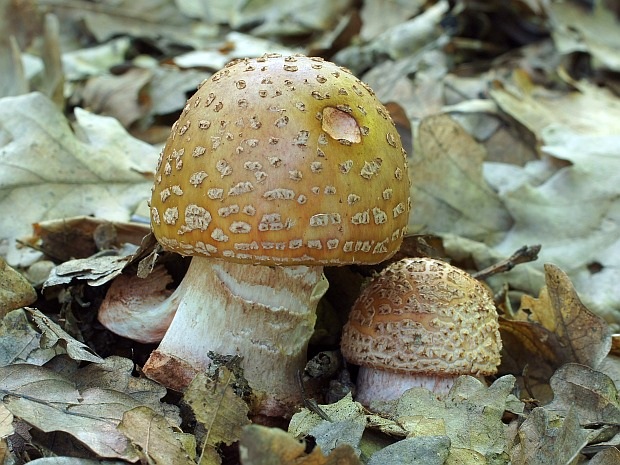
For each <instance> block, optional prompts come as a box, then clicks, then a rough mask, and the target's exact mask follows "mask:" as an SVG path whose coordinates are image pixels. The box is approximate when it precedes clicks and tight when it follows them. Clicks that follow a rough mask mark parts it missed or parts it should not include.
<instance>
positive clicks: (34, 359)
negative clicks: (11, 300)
mask: <svg viewBox="0 0 620 465" xmlns="http://www.w3.org/2000/svg"><path fill="white" fill-rule="evenodd" d="M40 340H41V334H40V333H38V332H37V331H35V329H34V328H33V327H32V326H31V324H30V322H29V321H28V318H27V317H26V311H25V310H24V309H19V310H13V311H12V312H10V313H9V314H7V315H6V316H5V317H4V318H3V319H2V321H0V367H4V366H7V365H11V364H15V363H28V364H31V365H43V364H45V363H47V362H49V361H50V360H51V359H52V358H54V357H55V356H56V351H55V350H54V349H51V348H42V347H41V344H40Z"/></svg>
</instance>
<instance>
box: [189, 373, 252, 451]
mask: <svg viewBox="0 0 620 465" xmlns="http://www.w3.org/2000/svg"><path fill="white" fill-rule="evenodd" d="M235 382H236V377H235V375H234V374H233V373H232V372H231V371H230V370H228V368H226V367H225V366H220V367H219V368H218V369H217V371H216V373H215V375H214V376H213V377H209V376H208V375H207V374H206V373H199V374H198V375H197V376H196V377H195V378H194V379H193V381H192V382H191V384H190V385H189V386H188V388H187V390H186V391H185V393H184V396H183V400H184V402H185V403H187V404H188V405H189V406H190V407H191V409H192V411H193V412H194V415H195V416H196V420H197V421H199V422H200V423H202V425H203V426H204V427H205V429H206V435H205V438H204V444H203V446H202V448H203V451H204V452H203V455H207V456H210V457H213V458H214V459H215V460H217V461H208V462H206V463H221V462H220V460H219V458H218V456H217V451H216V447H217V446H218V445H219V444H227V445H230V444H232V443H233V442H235V441H237V440H239V437H240V436H241V430H242V428H243V426H245V425H248V424H249V423H250V420H248V412H249V408H248V405H247V404H246V403H245V401H244V400H243V399H241V398H240V397H238V396H237V394H235V391H234V389H233V386H232V385H233V384H234V383H235ZM200 463H205V462H204V457H201V461H200Z"/></svg>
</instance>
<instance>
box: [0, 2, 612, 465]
mask: <svg viewBox="0 0 620 465" xmlns="http://www.w3.org/2000/svg"><path fill="white" fill-rule="evenodd" d="M312 3H313V8H312V9H309V10H307V11H305V10H304V9H303V8H301V7H300V5H298V4H293V3H290V2H289V4H286V5H285V4H284V3H282V2H281V1H277V0H269V1H265V2H250V3H249V4H247V5H246V4H243V2H241V3H239V2H221V1H214V2H209V5H208V7H206V6H205V5H203V4H202V2H196V1H194V0H182V1H178V2H169V1H166V0H164V1H160V2H156V4H155V5H152V4H151V2H150V3H149V6H148V8H146V7H145V3H144V2H142V1H139V2H120V3H119V2H116V4H115V5H114V6H113V7H112V6H111V5H110V4H108V3H106V2H101V3H100V4H97V5H91V4H88V5H87V4H86V3H82V2H74V4H72V5H69V4H68V3H67V2H64V1H62V0H60V1H56V0H54V1H51V2H48V1H46V2H34V1H33V2H5V3H4V4H3V5H1V6H0V8H1V9H2V14H1V15H0V17H1V18H3V19H2V21H0V31H1V32H3V34H1V35H0V36H1V37H2V39H1V40H0V47H1V48H2V50H4V51H6V52H7V53H3V54H0V57H1V58H0V71H1V73H0V74H2V75H3V76H6V79H5V80H4V82H3V83H2V85H0V93H1V95H0V97H1V98H0V116H1V117H0V121H1V123H0V167H1V168H0V211H2V213H3V221H2V223H0V255H1V256H2V257H3V258H4V259H5V260H6V262H7V265H4V264H3V268H2V272H1V274H0V278H1V280H0V291H1V293H0V296H2V297H1V299H0V300H1V302H0V304H1V305H2V310H1V312H2V316H3V319H2V321H1V322H0V390H1V391H0V392H2V396H1V397H2V403H1V404H0V457H1V458H2V459H3V461H4V462H5V463H9V462H7V460H9V461H10V460H15V459H16V458H18V459H19V460H22V461H32V462H33V463H41V464H45V463H59V464H60V463H91V462H92V461H93V460H96V459H100V460H103V459H106V458H107V460H104V462H105V463H129V462H134V463H135V462H137V461H141V462H144V463H179V464H193V463H205V464H209V463H235V461H237V462H240V463H243V464H254V465H260V464H267V463H287V464H288V463H300V464H302V463H303V464H331V463H339V464H357V463H370V464H377V463H381V464H383V465H390V464H392V463H394V464H397V463H398V464H400V463H425V464H427V463H429V464H430V463H437V464H443V463H447V464H451V463H464V464H470V463H471V464H474V463H488V464H503V463H514V464H547V463H567V464H568V463H579V464H590V465H598V464H603V465H608V464H615V463H617V462H618V461H619V460H620V457H619V453H618V446H619V445H620V413H619V412H620V405H619V400H618V390H617V388H618V383H619V382H620V359H619V358H618V355H619V351H618V350H617V348H615V346H613V344H616V345H617V344H618V343H617V341H618V337H617V335H615V336H614V335H612V334H613V332H618V329H620V316H619V315H620V290H619V289H620V288H619V287H618V286H617V282H618V279H619V278H620V267H619V266H618V263H619V262H620V248H619V247H618V244H619V242H618V237H620V235H619V234H618V228H619V226H620V223H619V221H618V218H619V215H618V205H619V203H618V200H617V199H618V185H620V184H619V183H618V182H617V181H618V179H617V173H618V172H620V171H619V170H618V169H616V168H617V167H616V165H617V164H618V159H619V155H620V139H618V136H617V134H618V132H619V131H620V127H619V125H618V121H620V100H619V98H618V88H619V86H618V82H617V76H615V75H614V72H616V71H617V70H618V66H619V65H618V63H620V60H619V55H618V47H616V46H615V45H617V44H616V42H617V34H614V33H613V32H614V27H615V26H617V13H618V11H617V9H614V6H613V5H612V2H593V3H592V5H590V6H588V5H586V4H584V3H583V2H577V1H569V2H562V3H559V2H538V1H534V0H527V1H525V0H524V1H519V2H513V3H511V4H506V3H505V2H495V1H494V2H488V5H486V6H485V7H484V8H481V6H480V5H478V4H476V3H475V2H446V1H441V0H440V1H433V2H426V3H425V2H392V3H391V4H390V5H387V4H385V3H384V2H378V1H372V0H368V1H365V2H362V5H361V6H360V9H357V8H358V5H357V4H355V5H354V3H353V2H350V1H347V0H343V1H339V2H331V1H330V2H327V1H326V2H320V3H319V4H316V2H312ZM43 5H45V7H44V8H43ZM303 5H305V3H304V4H303ZM303 5H302V6H303ZM76 6H77V7H76ZM318 6H322V7H321V8H318ZM310 12H311V13H310ZM378 12H380V13H378ZM44 13H48V15H47V16H45V15H44ZM25 18H29V21H25ZM481 19H483V20H484V21H485V24H486V25H487V26H488V27H486V28H481V27H479V25H480V24H481V23H480V20H481ZM508 25H511V27H507V26H508ZM9 37H13V38H12V39H9ZM515 44H516V45H515ZM268 51H281V52H282V53H297V52H300V53H306V54H318V55H322V56H325V57H326V58H328V59H332V60H335V61H337V62H338V63H339V64H341V65H343V66H348V67H350V68H351V69H352V70H353V71H354V72H355V73H356V74H358V75H359V76H361V77H362V78H363V79H364V80H365V81H367V82H369V84H370V85H371V86H372V87H373V89H374V90H375V91H376V93H377V95H378V96H379V97H380V98H381V99H382V101H384V103H386V104H387V105H388V107H389V108H390V109H391V110H394V111H393V115H394V119H395V120H396V121H397V127H398V129H399V131H400V132H401V135H402V137H403V139H404V140H405V141H410V143H409V146H410V148H411V154H410V157H409V165H410V169H411V175H412V176H411V177H412V179H413V180H414V184H413V187H412V198H413V203H414V208H413V213H412V216H411V218H410V225H409V226H410V233H415V234H419V236H418V238H422V237H431V235H433V240H432V243H433V244H434V246H436V247H437V249H436V250H435V252H434V253H438V254H444V256H445V257H446V258H450V259H452V260H453V262H454V263H456V264H459V265H461V266H463V267H465V268H467V269H469V270H472V271H475V270H481V269H483V268H486V267H488V266H491V265H493V264H494V263H497V262H499V261H501V260H502V259H505V258H506V257H508V256H510V255H511V254H512V253H513V252H514V251H515V250H517V249H519V248H521V247H522V246H523V245H525V244H541V245H542V249H541V252H540V259H539V260H538V261H536V262H533V263H527V264H520V265H519V266H517V267H515V268H514V269H513V270H511V271H509V272H507V273H503V274H500V275H496V276H492V277H491V278H490V279H489V280H488V283H489V284H490V285H491V286H492V287H493V289H494V291H495V292H496V296H497V300H496V301H497V303H498V307H499V309H500V312H501V313H502V323H501V326H502V328H501V330H502V339H503V345H504V353H503V357H502V358H503V363H502V367H501V372H500V375H498V377H497V378H496V379H487V380H486V381H487V382H488V384H486V385H485V384H484V383H482V382H481V381H480V380H476V379H473V378H467V377H464V378H459V380H457V383H456V384H455V387H454V388H453V390H452V391H451V392H450V394H449V395H448V396H446V397H445V398H441V399H438V398H436V397H435V396H433V395H432V394H431V393H430V392H428V391H424V390H422V389H414V390H411V391H408V392H406V393H405V394H403V396H402V397H401V398H400V399H398V400H397V401H395V402H394V403H392V404H387V405H378V404H377V405H371V406H370V410H368V409H366V408H364V407H362V406H361V405H360V404H358V403H356V402H354V400H353V398H352V397H351V395H345V396H344V397H342V396H341V397H342V398H341V400H340V401H338V402H336V403H333V404H325V403H323V401H324V399H325V398H331V397H330V396H329V395H328V394H327V393H325V392H326V391H328V389H329V387H328V383H329V382H330V381H336V378H334V379H332V380H330V379H324V380H321V379H319V380H316V379H315V380H311V381H308V383H309V385H308V386H307V388H308V392H309V395H312V396H316V398H317V400H318V403H312V402H310V401H311V400H312V399H308V402H309V404H308V405H313V407H312V408H311V409H309V410H308V409H302V410H301V411H300V412H299V413H297V414H296V415H295V416H294V417H293V418H292V419H291V421H290V422H284V423H282V424H280V426H281V427H282V429H287V427H288V432H284V431H283V430H282V429H279V428H274V427H266V426H260V425H259V424H257V423H258V422H257V421H256V420H257V419H252V420H254V422H253V423H252V422H251V419H249V418H248V405H247V403H246V401H248V399H251V396H250V397H248V396H247V395H246V394H244V392H240V391H239V390H238V389H237V385H238V383H240V382H242V381H243V379H242V375H241V374H239V373H234V372H233V371H230V370H229V369H228V368H227V367H226V366H220V367H219V368H217V369H214V370H213V371H211V372H209V373H205V374H203V375H199V377H197V378H196V380H195V381H194V384H192V385H191V386H190V388H189V389H188V390H187V391H186V392H185V393H173V392H167V391H166V390H165V388H163V387H162V386H159V385H157V384H156V383H155V382H153V381H150V380H148V379H147V378H145V377H144V376H141V373H140V366H141V365H142V364H143V363H144V361H145V360H146V358H147V357H148V353H149V352H150V350H152V347H151V346H150V345H149V344H148V343H146V344H145V343H137V342H132V341H129V340H127V339H124V338H121V337H119V336H117V335H115V334H113V333H110V332H109V331H107V330H105V329H104V328H102V327H101V325H100V323H99V322H98V321H97V311H98V309H99V308H100V307H101V302H103V301H104V300H105V299H106V294H107V293H108V291H109V289H110V288H111V286H112V285H115V284H116V285H117V286H121V284H120V283H122V282H123V281H124V280H127V283H128V284H126V285H125V286H127V287H126V289H125V291H124V292H127V289H129V290H130V289H131V287H132V286H135V285H136V284H135V281H132V280H131V279H130V278H134V276H135V273H136V271H137V269H138V265H137V262H138V261H139V260H141V259H143V258H144V257H146V261H147V262H148V263H147V264H145V265H143V267H144V268H143V269H145V268H146V269H155V270H158V269H159V268H157V267H158V266H160V265H161V262H160V261H158V262H157V266H155V265H154V260H155V259H156V258H157V257H160V259H164V260H163V262H164V264H165V265H166V271H165V274H164V276H165V279H164V280H162V283H164V284H163V286H164V287H165V289H163V288H161V287H160V288H158V289H160V291H159V292H161V293H162V295H167V293H169V291H170V290H171V289H172V288H173V286H174V285H175V284H176V283H178V282H179V280H180V278H181V277H182V274H183V270H184V265H183V263H182V262H181V261H179V260H176V261H175V258H174V257H171V256H169V255H166V254H164V255H161V254H160V251H159V250H158V249H157V248H156V247H155V246H154V244H153V243H149V242H148V241H145V242H144V244H143V248H141V249H139V248H138V247H139V246H140V243H141V237H142V235H144V233H145V232H146V230H148V228H145V227H144V226H140V225H139V223H132V221H136V220H137V221H140V220H142V221H143V220H144V218H145V216H148V212H147V213H146V214H144V213H143V212H144V210H145V205H146V199H147V198H148V196H149V188H150V183H151V180H150V179H151V173H152V170H153V167H154V165H155V161H156V158H157V152H158V150H159V146H160V145H161V144H162V143H163V141H164V139H165V137H166V136H167V133H168V128H169V127H170V125H171V124H172V122H173V121H174V120H175V119H176V116H177V115H178V113H179V112H180V111H181V110H182V108H183V106H184V104H185V99H186V97H187V96H188V95H189V94H190V93H191V92H192V91H193V88H194V87H195V85H196V84H198V82H199V81H200V80H202V79H203V78H205V77H208V76H209V75H210V74H211V73H212V72H214V71H216V70H217V69H218V68H220V67H221V66H222V65H223V64H224V63H225V62H227V61H229V60H230V59H232V58H236V57H243V56H258V55H261V54H262V53H265V52H268ZM60 63H62V64H63V66H62V67H61V66H60ZM584 65H586V66H584ZM34 90H36V91H38V92H35V93H33V92H30V91H34ZM162 94H165V95H164V96H165V98H161V99H160V98H159V96H160V95H162ZM119 96H120V97H119ZM104 115H107V116H104ZM16 116H17V117H16ZM34 199H36V201H33V200H34ZM68 219H71V220H70V221H69V220H68ZM56 221H60V222H61V223H62V222H64V226H62V225H61V227H60V228H59V229H58V224H60V223H57V225H54V222H56ZM147 221H148V220H147ZM35 224H36V225H39V226H35V234H34V235H32V232H31V231H32V226H33V225H35ZM40 225H43V226H42V227H41V226H40ZM122 225H128V226H129V230H130V231H132V232H130V233H127V229H125V226H122ZM46 228H49V229H46ZM55 228H56V229H55ZM96 230H98V231H96ZM110 231H112V235H111V236H109V235H108V234H107V233H108V232H110ZM415 240H416V239H415V238H412V239H411V241H412V242H413V241H415ZM420 240H422V239H420ZM422 242H424V240H422ZM426 250H428V248H427V249H426ZM431 250H433V249H432V248H431ZM133 254H135V255H133ZM145 263H146V262H145ZM9 266H10V267H12V268H9ZM185 266H186V265H185ZM37 268H38V269H39V271H38V272H37V270H36V269H37ZM372 272H373V271H372V270H365V269H354V270H347V273H348V275H346V274H344V273H343V275H342V276H348V278H344V279H340V280H338V279H336V278H337V275H338V271H334V272H332V274H333V276H334V277H335V278H334V279H333V282H334V283H337V284H336V285H337V286H340V287H342V289H337V290H336V293H335V294H338V293H340V294H341V295H339V296H334V295H331V296H330V295H328V297H327V299H325V302H324V303H323V306H324V309H323V313H324V314H325V315H327V317H326V318H325V321H323V322H319V324H318V325H317V327H318V328H323V329H322V331H323V332H326V334H327V333H329V334H330V335H331V336H330V337H329V338H325V339H321V337H320V335H318V334H317V338H316V340H315V344H318V346H317V347H316V348H317V349H328V350H333V349H334V345H333V344H334V340H336V341H337V334H338V330H339V328H338V327H337V326H338V325H340V324H341V318H339V317H334V316H333V314H335V313H337V312H342V313H346V311H347V310H348V305H350V302H349V300H350V298H349V297H347V298H346V299H345V297H344V296H345V295H347V296H355V295H356V293H358V292H359V283H360V282H362V281H363V280H364V279H365V278H366V277H367V276H369V275H370V274H372ZM15 273H21V274H18V275H16V274H15ZM37 273H38V274H37ZM156 273H157V272H156ZM41 274H43V277H41V276H40V275H41ZM141 274H142V275H144V274H146V273H145V272H141ZM353 275H354V278H352V277H351V276H353ZM35 276H38V277H37V278H35ZM28 279H30V280H31V281H30V283H28V282H27V280H28ZM330 280H332V276H330ZM44 281H47V285H46V286H45V288H44V289H42V283H43V282H44ZM117 283H118V284H117ZM334 285H335V284H332V286H334ZM33 288H34V290H35V291H36V294H33ZM534 296H538V297H534ZM110 297H111V294H110ZM135 297H136V299H137V300H136V301H135V304H134V303H132V304H131V306H132V307H136V308H141V307H140V305H141V304H142V305H143V306H144V307H143V308H146V309H150V310H152V308H155V307H156V306H157V303H156V302H155V301H156V300H157V299H155V301H153V302H151V301H149V300H148V299H147V298H146V297H143V296H141V295H140V294H139V293H136V295H135ZM28 305H30V306H31V307H26V306H28ZM515 309H516V310H515ZM155 314H156V312H155ZM330 314H331V315H330ZM328 326H329V327H328ZM332 326H336V327H332ZM334 334H335V335H336V337H334V336H333V335H334ZM320 341H329V343H328V344H326V346H324V347H322V346H320ZM143 342H146V341H143ZM149 342H150V341H149ZM610 349H611V352H610ZM223 355H226V354H223ZM334 376H336V375H334ZM347 376H348V375H347ZM347 376H344V375H342V374H341V373H339V374H338V377H339V378H338V379H340V380H342V379H349V378H348V377H347ZM312 383H316V384H318V385H319V387H320V388H319V389H311V385H312ZM340 386H341V387H342V386H346V384H345V385H342V384H341V385H340ZM315 387H316V386H315ZM316 412H321V413H322V414H321V415H318V414H317V413H316ZM49 455H55V456H57V457H46V456H49ZM76 455H78V456H79V457H75V456H76ZM71 456H73V458H71ZM33 459H34V460H33ZM10 463H13V462H10ZM92 463H94V462H92Z"/></svg>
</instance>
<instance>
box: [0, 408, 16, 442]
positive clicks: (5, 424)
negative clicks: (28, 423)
mask: <svg viewBox="0 0 620 465" xmlns="http://www.w3.org/2000/svg"><path fill="white" fill-rule="evenodd" d="M14 432H15V429H13V414H12V413H11V412H10V411H9V410H8V409H7V408H6V407H5V406H4V405H0V439H5V438H7V437H8V436H10V435H11V434H13V433H14Z"/></svg>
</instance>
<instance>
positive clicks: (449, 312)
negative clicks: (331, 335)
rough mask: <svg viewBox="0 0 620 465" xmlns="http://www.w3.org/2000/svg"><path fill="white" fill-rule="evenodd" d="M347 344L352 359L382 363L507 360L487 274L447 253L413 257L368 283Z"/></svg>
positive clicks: (487, 366) (411, 366) (438, 366)
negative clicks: (454, 262)
mask: <svg viewBox="0 0 620 465" xmlns="http://www.w3.org/2000/svg"><path fill="white" fill-rule="evenodd" d="M341 348H342V353H343V355H344V357H345V358H346V359H347V360H348V361H349V362H351V363H354V364H356V365H360V366H365V367H370V368H375V369H377V370H385V371H391V372H397V373H420V374H422V373H423V374H437V375H446V376H450V375H461V374H470V375H488V374H492V373H495V372H496V370H497V366H498V365H499V363H500V350H501V340H500V335H499V324H498V320H497V312H496V310H495V305H494V304H493V300H492V298H491V296H490V295H489V292H488V290H487V289H486V288H485V287H484V286H483V285H482V284H481V283H480V282H478V281H477V280H476V279H474V278H472V277H471V276H470V275H469V274H467V273H466V272H464V271H463V270H460V269H458V268H456V267H453V266H451V265H449V264H447V263H445V262H442V261H439V260H434V259H430V258H415V259H410V258H407V259H403V260H401V261H398V262H395V263H393V264H392V265H390V266H389V267H387V268H386V269H385V270H383V271H382V272H381V274H380V275H379V276H377V277H376V278H374V279H373V280H372V281H371V283H370V284H369V285H368V286H367V287H366V288H364V290H363V291H362V293H361V295H360V296H359V298H358V299H357V301H356V302H355V304H354V305H353V309H352V311H351V314H350V317H349V321H348V322H347V324H346V325H345V327H344V330H343V335H342V343H341Z"/></svg>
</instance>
